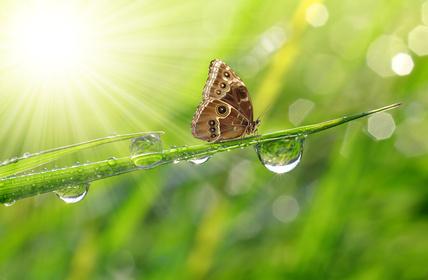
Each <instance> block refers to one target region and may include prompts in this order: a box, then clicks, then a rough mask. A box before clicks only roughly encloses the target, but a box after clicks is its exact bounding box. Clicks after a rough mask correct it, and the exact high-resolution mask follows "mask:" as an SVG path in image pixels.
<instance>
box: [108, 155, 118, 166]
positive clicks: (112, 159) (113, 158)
mask: <svg viewBox="0 0 428 280" xmlns="http://www.w3.org/2000/svg"><path fill="white" fill-rule="evenodd" d="M107 164H108V165H110V166H115V165H116V164H117V159H116V158H115V157H111V158H109V159H108V160H107Z"/></svg>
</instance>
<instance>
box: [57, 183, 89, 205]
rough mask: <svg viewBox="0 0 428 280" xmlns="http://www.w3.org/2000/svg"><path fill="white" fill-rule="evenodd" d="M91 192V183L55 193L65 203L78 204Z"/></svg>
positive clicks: (66, 188)
mask: <svg viewBox="0 0 428 280" xmlns="http://www.w3.org/2000/svg"><path fill="white" fill-rule="evenodd" d="M88 190H89V183H83V184H79V185H75V186H68V187H65V188H62V189H60V190H56V191H54V193H56V195H57V196H58V197H59V198H60V199H61V200H62V201H64V202H65V203H76V202H79V201H81V200H82V199H83V198H84V197H85V196H86V194H87V193H88Z"/></svg>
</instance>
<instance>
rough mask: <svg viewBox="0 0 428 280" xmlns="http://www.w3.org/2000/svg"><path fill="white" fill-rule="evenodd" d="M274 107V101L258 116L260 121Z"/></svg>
mask: <svg viewBox="0 0 428 280" xmlns="http://www.w3.org/2000/svg"><path fill="white" fill-rule="evenodd" d="M271 108H272V103H270V104H269V105H268V106H267V107H266V108H265V109H264V110H263V111H262V112H261V114H260V115H259V116H258V117H257V119H256V120H257V121H260V119H261V118H262V117H263V116H264V115H265V114H266V113H267V112H268V111H269V110H270V109H271Z"/></svg>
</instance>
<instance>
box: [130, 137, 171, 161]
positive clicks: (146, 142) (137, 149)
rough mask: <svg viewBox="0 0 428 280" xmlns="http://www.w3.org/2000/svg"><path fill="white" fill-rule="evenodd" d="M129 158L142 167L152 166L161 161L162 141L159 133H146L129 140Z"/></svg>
mask: <svg viewBox="0 0 428 280" xmlns="http://www.w3.org/2000/svg"><path fill="white" fill-rule="evenodd" d="M129 149H130V152H131V159H132V160H133V162H134V164H135V165H136V166H138V167H139V168H142V169H148V168H152V167H154V166H156V165H158V164H160V163H161V162H162V159H163V156H162V141H161V140H160V134H159V133H148V134H146V135H143V136H140V137H138V138H134V139H132V140H131V145H130V147H129Z"/></svg>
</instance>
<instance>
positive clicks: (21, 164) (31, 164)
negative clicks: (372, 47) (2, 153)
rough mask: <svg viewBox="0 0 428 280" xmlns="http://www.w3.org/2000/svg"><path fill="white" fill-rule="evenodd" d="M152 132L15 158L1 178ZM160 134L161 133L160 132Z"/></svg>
mask: <svg viewBox="0 0 428 280" xmlns="http://www.w3.org/2000/svg"><path fill="white" fill-rule="evenodd" d="M147 133H152V132H137V133H130V134H123V135H114V136H107V137H103V138H98V139H94V140H90V141H86V142H82V143H78V144H73V145H68V146H63V147H59V148H55V149H50V150H46V151H42V152H38V153H34V154H29V155H24V156H22V157H20V158H14V159H11V160H9V161H6V162H5V163H3V164H1V165H0V178H1V177H7V176H11V175H16V174H18V173H21V172H24V171H26V170H29V169H32V168H36V167H38V166H41V165H44V164H47V163H49V162H52V161H54V160H57V159H58V158H60V157H63V156H66V155H69V154H72V153H75V152H77V151H82V150H85V149H89V148H94V147H96V146H100V145H105V144H110V143H114V142H120V141H124V140H128V139H132V138H135V137H139V136H142V135H145V134H147ZM158 133H160V132H158Z"/></svg>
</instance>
